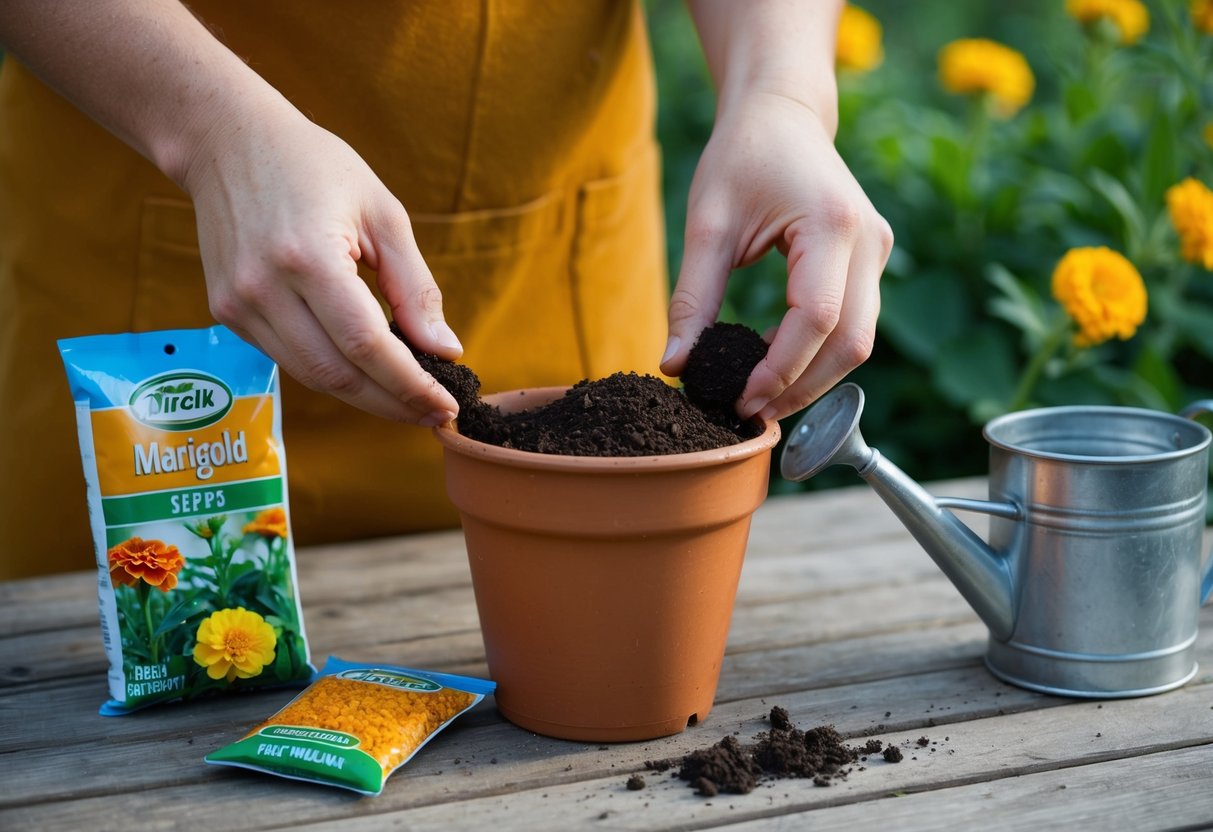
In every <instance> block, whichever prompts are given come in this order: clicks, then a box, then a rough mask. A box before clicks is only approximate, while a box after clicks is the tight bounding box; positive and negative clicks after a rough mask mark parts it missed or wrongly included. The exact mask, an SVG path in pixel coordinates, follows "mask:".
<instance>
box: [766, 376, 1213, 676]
mask: <svg viewBox="0 0 1213 832" xmlns="http://www.w3.org/2000/svg"><path fill="white" fill-rule="evenodd" d="M862 411H863V391H862V390H861V389H860V388H859V387H858V386H856V385H854V384H843V385H840V386H839V387H837V388H835V389H834V390H832V391H831V392H830V393H828V394H827V395H826V396H824V397H822V398H821V399H820V400H819V401H818V402H817V403H816V404H814V405H813V407H812V408H810V410H809V411H808V412H807V413H806V414H805V415H804V417H803V418H802V419H801V421H800V423H799V424H798V425H797V426H796V428H795V429H793V431H792V433H791V434H790V436H789V438H788V443H787V446H786V448H785V449H784V452H783V456H782V461H781V469H782V473H783V476H784V477H785V478H786V479H789V480H795V481H800V480H804V479H807V478H809V477H811V476H813V475H814V474H816V473H817V472H818V471H820V470H822V469H823V468H825V467H827V466H829V465H835V464H843V465H850V466H851V467H853V468H855V469H856V470H857V471H858V472H859V475H860V476H861V477H863V478H864V480H866V481H867V482H868V483H869V484H870V485H871V486H872V487H873V488H874V489H875V491H876V492H877V493H878V494H879V495H880V497H881V498H882V499H883V500H884V501H885V502H886V503H888V505H889V506H890V508H892V509H893V512H894V513H895V514H896V515H897V517H898V518H899V519H900V520H901V522H902V523H903V524H905V526H906V528H907V529H909V531H910V532H911V534H913V535H914V538H915V539H916V540H917V541H918V542H919V544H921V545H922V547H923V548H924V549H926V551H927V553H928V554H930V556H931V557H932V558H933V559H934V560H935V562H936V563H937V564H938V565H939V567H940V569H942V570H943V572H944V574H945V575H947V576H948V578H949V579H950V580H951V581H952V583H953V584H955V586H956V588H957V589H958V590H959V591H960V593H961V595H963V596H964V598H965V600H967V601H968V602H969V604H970V605H971V606H972V607H973V609H974V611H975V612H976V613H977V614H978V616H980V617H981V619H982V621H983V622H984V623H985V624H986V626H987V628H989V631H990V639H989V646H988V649H987V652H986V665H987V667H988V668H989V669H990V671H991V672H993V673H994V675H996V676H998V677H999V678H1001V679H1003V680H1005V681H1007V682H1011V683H1012V684H1016V685H1019V686H1021V687H1025V688H1030V689H1032V690H1038V691H1043V692H1045V693H1052V694H1057V695H1061V696H1082V697H1095V698H1113V697H1126V696H1144V695H1147V694H1153V693H1161V692H1162V691H1166V690H1171V689H1172V688H1176V687H1179V686H1180V685H1182V684H1184V683H1185V682H1187V681H1188V680H1189V679H1191V678H1192V677H1193V676H1194V675H1195V674H1196V661H1195V659H1194V650H1195V643H1196V631H1197V618H1198V613H1199V608H1200V606H1201V605H1202V604H1203V603H1205V601H1207V600H1208V598H1209V596H1210V594H1211V593H1213V560H1211V561H1210V563H1209V564H1207V565H1205V566H1203V567H1202V565H1201V559H1202V546H1201V534H1202V531H1203V529H1204V521H1205V499H1206V490H1207V488H1206V486H1207V482H1208V479H1207V478H1208V455H1209V444H1210V439H1211V435H1210V432H1209V430H1208V429H1206V428H1205V427H1204V426H1203V425H1200V424H1199V423H1197V422H1195V421H1193V420H1192V419H1191V418H1189V417H1192V416H1195V415H1196V414H1198V413H1204V412H1213V401H1202V402H1197V403H1195V404H1193V405H1191V406H1190V407H1188V408H1186V409H1185V410H1184V411H1183V412H1182V413H1181V414H1180V415H1178V416H1176V415H1172V414H1169V413H1160V412H1157V411H1152V410H1144V409H1138V408H1129V407H1100V406H1075V407H1051V408H1039V409H1035V410H1026V411H1022V412H1019V413H1011V414H1008V415H1006V416H1001V417H999V418H997V419H994V420H992V421H991V422H989V423H988V424H987V425H986V426H985V429H984V431H983V435H984V436H985V439H986V441H987V442H988V443H989V445H990V463H989V467H990V475H989V480H990V485H989V490H990V499H989V500H988V501H986V500H970V499H962V498H951V497H933V496H931V495H930V494H928V493H927V492H926V491H925V490H924V489H923V488H921V487H920V486H919V485H918V484H917V483H915V482H914V481H913V480H911V479H910V478H909V477H908V476H906V474H905V473H903V472H902V471H901V470H900V469H899V468H897V467H896V466H895V465H893V464H892V463H891V462H889V461H888V460H887V459H885V458H884V457H882V456H881V455H880V453H879V452H878V451H876V450H875V449H873V448H870V447H868V445H867V444H866V443H865V442H864V440H863V437H862V436H861V435H860V432H859V416H860V413H861V412H862ZM950 509H962V510H965V511H975V512H981V513H984V514H988V515H990V532H989V538H990V539H989V543H986V542H985V541H983V540H982V539H981V538H980V537H978V536H977V534H976V533H974V532H973V531H972V530H971V529H969V527H968V526H966V525H965V524H964V523H962V522H961V521H960V519H958V518H957V517H956V515H955V514H953V513H952V511H951V510H950ZM1202 573H1203V574H1202Z"/></svg>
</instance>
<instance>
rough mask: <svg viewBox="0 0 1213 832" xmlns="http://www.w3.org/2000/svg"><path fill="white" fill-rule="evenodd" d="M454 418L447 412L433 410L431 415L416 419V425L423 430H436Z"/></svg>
mask: <svg viewBox="0 0 1213 832" xmlns="http://www.w3.org/2000/svg"><path fill="white" fill-rule="evenodd" d="M454 418H455V414H454V413H452V412H451V411H449V410H435V411H434V412H433V413H431V414H429V415H428V416H425V417H424V418H421V419H418V420H417V424H419V425H421V426H422V427H423V428H436V427H438V426H439V425H445V424H446V423H447V422H449V421H451V420H452V419H454Z"/></svg>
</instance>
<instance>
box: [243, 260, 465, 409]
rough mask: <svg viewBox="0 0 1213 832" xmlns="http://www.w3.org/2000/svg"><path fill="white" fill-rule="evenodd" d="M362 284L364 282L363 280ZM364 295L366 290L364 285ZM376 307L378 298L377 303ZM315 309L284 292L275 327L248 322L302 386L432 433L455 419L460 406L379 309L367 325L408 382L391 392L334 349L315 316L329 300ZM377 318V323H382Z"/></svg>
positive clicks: (261, 318)
mask: <svg viewBox="0 0 1213 832" xmlns="http://www.w3.org/2000/svg"><path fill="white" fill-rule="evenodd" d="M358 283H359V284H361V280H358ZM362 289H363V291H364V292H366V293H367V294H369V291H367V290H366V287H365V284H362ZM372 302H373V298H372ZM312 303H313V304H314V305H311V304H309V303H307V302H305V301H304V299H303V298H302V297H300V296H298V295H296V294H293V293H290V292H283V293H281V294H280V295H279V296H278V297H277V298H276V302H275V304H274V306H273V309H274V322H273V323H271V322H270V321H269V320H268V319H267V318H266V317H265V316H264V315H260V314H258V315H256V316H253V317H250V318H248V319H247V320H246V321H245V326H246V327H247V329H248V331H249V332H250V333H251V334H252V336H253V338H254V339H256V341H257V342H258V343H260V344H262V345H263V346H264V348H265V351H266V352H267V353H268V354H269V355H270V356H271V357H273V358H274V359H275V360H276V361H278V363H279V364H280V365H281V366H282V368H283V370H284V371H285V372H287V373H289V374H290V375H291V376H292V377H293V378H295V379H296V380H297V381H299V382H300V383H301V384H303V385H305V386H307V387H309V388H311V389H313V390H318V391H321V392H325V393H329V394H331V395H334V396H336V397H337V398H339V399H341V400H342V401H345V402H347V403H349V404H351V405H353V406H355V407H358V408H361V409H362V410H366V411H368V412H370V413H374V414H376V415H379V416H383V417H384V418H388V419H393V420H396V421H404V422H411V423H415V424H420V425H423V426H427V427H432V426H434V425H438V424H442V423H444V422H447V421H450V420H451V419H453V418H455V415H456V413H457V412H458V405H456V404H455V401H454V399H453V398H452V397H451V395H450V394H449V393H448V392H447V391H446V390H444V389H443V388H442V387H441V386H440V385H439V384H438V383H437V382H436V381H435V380H434V379H433V378H432V377H431V376H430V375H429V374H427V373H426V372H425V371H424V370H422V369H421V367H420V366H418V364H417V362H416V361H415V360H414V359H413V357H412V355H410V354H409V352H408V350H407V349H406V348H405V347H404V345H403V344H401V343H400V341H399V340H397V339H396V338H395V337H393V336H392V335H391V334H390V333H388V331H387V327H385V326H383V325H382V324H383V314H382V312H381V311H380V310H379V309H378V304H374V305H375V315H374V316H373V317H372V319H371V320H369V321H367V322H366V325H367V326H369V327H371V328H372V329H380V330H382V331H383V334H384V335H383V342H384V345H385V346H386V347H393V348H394V349H396V350H398V351H400V352H401V353H403V355H402V356H400V359H401V362H402V364H403V367H404V369H403V373H402V375H403V376H404V377H405V381H403V382H400V383H396V382H393V383H392V386H391V387H385V386H383V385H382V384H380V383H379V382H378V381H377V380H376V379H375V378H373V377H372V376H371V375H370V374H369V373H367V372H366V371H365V370H364V369H363V368H361V367H359V366H358V365H357V364H355V363H354V362H353V361H352V360H350V358H349V357H348V356H347V355H346V354H345V353H344V352H343V351H342V350H341V349H340V347H339V346H338V345H337V344H336V343H334V341H333V339H332V338H330V336H329V331H328V329H327V327H326V326H324V325H323V324H322V323H321V321H320V320H319V319H318V318H317V317H316V316H315V315H314V314H313V312H312V310H313V309H314V308H317V307H320V308H323V307H324V303H323V300H315V299H314V300H313V301H312ZM376 318H377V321H376Z"/></svg>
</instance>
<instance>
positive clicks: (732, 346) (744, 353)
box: [682, 323, 767, 414]
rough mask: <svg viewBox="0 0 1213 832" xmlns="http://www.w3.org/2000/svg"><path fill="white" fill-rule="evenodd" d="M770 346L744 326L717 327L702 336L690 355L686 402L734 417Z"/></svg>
mask: <svg viewBox="0 0 1213 832" xmlns="http://www.w3.org/2000/svg"><path fill="white" fill-rule="evenodd" d="M766 354H767V342H766V341H764V340H762V336H760V335H759V334H758V333H757V332H755V331H754V330H752V329H750V328H749V327H747V326H743V325H742V324H722V323H716V324H713V325H712V326H710V327H708V328H707V329H705V330H704V331H703V332H702V333H700V335H699V338H698V339H697V340H696V341H695V344H694V346H692V347H691V351H690V353H689V354H688V355H687V366H686V369H685V370H683V373H682V386H683V389H684V390H686V394H687V398H688V399H690V400H691V401H692V402H694V403H695V404H696V405H698V406H699V407H700V408H702V409H703V410H705V411H707V412H709V413H716V414H731V413H732V412H733V405H734V404H735V403H736V402H737V400H738V399H739V398H741V393H742V391H743V390H745V385H746V381H748V380H749V378H750V373H752V372H753V371H754V367H755V366H756V365H757V364H758V362H759V361H761V360H762V359H763V358H765V357H766Z"/></svg>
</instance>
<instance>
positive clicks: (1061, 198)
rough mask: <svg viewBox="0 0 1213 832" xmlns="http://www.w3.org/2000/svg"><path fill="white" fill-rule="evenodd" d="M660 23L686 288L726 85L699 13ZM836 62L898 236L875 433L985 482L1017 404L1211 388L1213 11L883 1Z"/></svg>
mask: <svg viewBox="0 0 1213 832" xmlns="http://www.w3.org/2000/svg"><path fill="white" fill-rule="evenodd" d="M647 10H648V14H649V18H650V24H651V28H652V38H653V48H654V54H655V56H656V60H657V65H658V73H659V83H660V88H659V108H660V109H659V134H660V136H659V137H660V140H661V142H662V146H663V152H664V160H665V191H666V211H667V217H666V218H667V223H668V237H669V249H670V273H671V276H674V275H677V270H678V264H679V261H680V256H681V238H682V230H683V225H684V219H685V207H686V205H685V203H686V193H687V189H688V187H689V184H690V180H691V176H692V174H693V172H694V168H695V164H696V162H697V160H698V155H699V152H700V151H701V149H702V147H703V144H704V142H705V141H706V140H707V137H708V135H709V133H710V130H711V126H712V115H713V107H714V95H713V92H712V88H711V84H710V80H709V77H708V74H707V70H706V66H705V64H704V60H703V57H702V53H701V52H700V49H699V46H698V42H697V40H696V37H695V33H694V29H693V27H692V26H691V23H690V19H689V16H688V13H687V11H686V9H685V6H684V4H683V2H682V0H648V2H647ZM838 67H839V88H840V104H839V109H840V127H839V130H838V137H837V142H836V144H837V147H838V149H839V151H840V152H841V154H842V156H843V158H844V159H845V160H846V161H847V163H848V164H849V165H850V167H851V170H852V172H853V173H854V174H855V176H856V178H857V179H858V180H859V182H860V184H861V185H862V186H863V188H864V189H865V191H866V192H867V194H868V196H869V198H870V199H871V201H872V203H873V204H874V205H875V206H876V209H877V210H878V211H879V212H880V213H881V214H882V215H883V216H884V217H885V218H886V219H887V220H888V221H889V223H890V224H891V225H892V228H893V232H894V235H895V237H896V243H895V247H894V250H893V254H892V256H891V258H890V261H889V264H888V267H887V269H886V271H885V275H884V278H883V280H882V284H881V298H882V308H881V316H880V321H879V325H878V338H877V343H876V347H875V351H874V353H873V355H872V357H871V359H870V360H869V361H868V362H867V363H866V364H865V365H863V366H862V367H860V368H859V369H858V370H856V371H855V372H854V373H852V375H851V376H850V380H852V381H855V382H857V383H858V384H860V385H861V386H862V387H863V388H864V391H865V393H866V407H865V412H864V416H863V421H862V425H863V431H864V434H865V436H866V437H867V439H868V441H869V442H871V444H873V445H874V446H875V447H877V448H879V449H880V450H881V452H882V453H883V454H885V455H886V456H888V457H890V458H891V459H892V460H893V461H894V462H896V463H897V464H899V465H901V466H902V467H903V468H905V470H906V471H907V472H908V473H910V474H911V475H912V476H914V477H915V478H917V479H920V480H933V479H941V478H947V477H953V476H962V475H970V474H978V473H984V472H985V470H986V446H985V443H984V441H983V440H982V438H981V425H982V424H983V423H984V422H986V421H987V420H989V419H990V418H992V417H994V416H997V415H999V414H1001V413H1005V412H1008V411H1011V410H1017V409H1022V408H1024V407H1030V406H1039V405H1060V404H1119V405H1130V406H1139V407H1149V408H1154V409H1161V410H1168V411H1176V410H1178V409H1179V408H1181V407H1182V406H1184V405H1185V404H1187V403H1189V402H1191V401H1194V400H1196V399H1199V398H1208V397H1213V192H1211V191H1210V190H1209V187H1210V186H1211V185H1213V0H1195V1H1194V2H1192V1H1191V0H1155V2H1143V1H1142V0H1016V2H1014V3H968V2H955V0H915V2H909V1H908V0H864V2H863V3H862V4H858V5H857V6H851V7H848V9H847V11H846V12H845V13H844V16H843V22H842V24H841V26H840V31H839V54H838ZM785 279H786V266H785V261H784V259H783V258H782V257H781V256H779V255H778V254H775V255H772V256H769V257H767V258H766V259H764V260H763V261H761V262H759V263H757V264H755V265H753V266H751V267H749V268H747V269H744V270H742V271H740V272H738V273H736V274H735V275H734V277H733V279H732V281H731V283H730V288H729V294H728V300H727V304H726V306H725V308H724V310H723V311H722V313H721V318H722V320H727V321H735V322H740V323H745V324H747V325H749V326H751V327H753V328H754V329H757V330H759V331H760V332H761V331H763V330H765V329H766V328H768V327H770V326H772V325H774V324H776V323H777V322H778V321H779V319H780V317H781V316H782V314H783V312H784V309H785V305H784V284H785ZM798 418H799V414H798V415H797V416H793V417H792V418H791V419H789V420H788V421H787V422H786V423H785V424H784V433H785V435H786V434H787V433H788V431H789V430H790V429H791V428H792V426H793V425H794V424H795V421H796V419H798ZM856 482H858V480H857V479H856V478H855V475H854V473H853V472H851V471H850V470H849V469H848V470H842V469H834V470H831V471H827V472H825V474H823V475H821V476H820V477H818V478H816V479H815V480H814V481H811V482H810V483H807V484H805V485H803V486H797V485H794V484H791V483H785V482H783V481H782V480H780V479H779V478H778V477H775V478H774V479H773V482H772V488H773V490H780V489H784V490H791V489H795V488H800V487H808V488H820V487H829V486H832V485H837V484H840V483H845V484H853V483H856Z"/></svg>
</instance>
